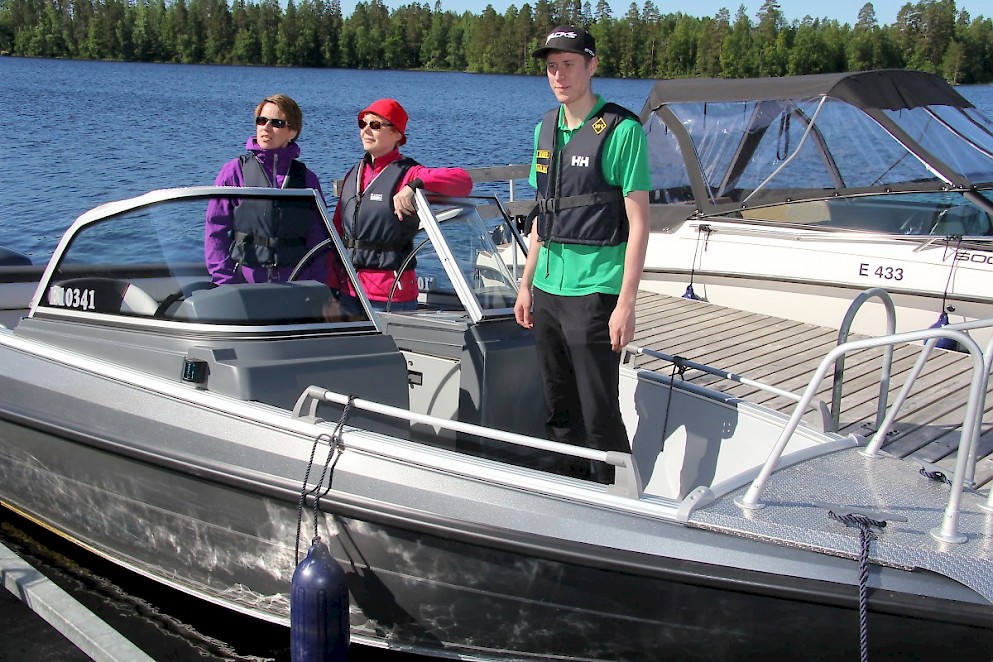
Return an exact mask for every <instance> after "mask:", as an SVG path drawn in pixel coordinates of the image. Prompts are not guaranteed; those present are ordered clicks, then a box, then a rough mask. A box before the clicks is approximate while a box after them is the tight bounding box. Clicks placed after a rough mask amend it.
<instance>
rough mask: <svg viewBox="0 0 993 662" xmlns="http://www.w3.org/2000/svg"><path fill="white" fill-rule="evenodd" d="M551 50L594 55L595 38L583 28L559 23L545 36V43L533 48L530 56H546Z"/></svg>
mask: <svg viewBox="0 0 993 662" xmlns="http://www.w3.org/2000/svg"><path fill="white" fill-rule="evenodd" d="M551 51H562V52H564V53H579V54H580V55H588V56H589V57H596V40H595V39H593V36H592V35H591V34H590V33H589V32H587V31H586V30H584V29H583V28H577V27H575V26H572V25H560V26H559V27H557V28H555V29H554V30H552V31H551V32H549V33H548V36H547V37H545V45H544V46H542V47H541V48H537V49H535V51H534V52H533V53H531V57H542V58H543V57H546V56H547V55H548V53H549V52H551Z"/></svg>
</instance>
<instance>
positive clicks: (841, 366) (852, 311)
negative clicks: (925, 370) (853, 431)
mask: <svg viewBox="0 0 993 662" xmlns="http://www.w3.org/2000/svg"><path fill="white" fill-rule="evenodd" d="M873 297H877V298H878V299H879V300H880V301H881V302H882V304H883V306H884V307H885V308H886V335H888V336H892V335H893V334H894V333H896V307H895V306H894V305H893V297H891V296H890V293H889V292H887V291H886V290H884V289H883V288H881V287H872V288H869V289H868V290H866V291H864V292H862V293H861V294H859V295H858V296H857V297H855V300H854V301H852V303H851V305H850V306H848V310H847V311H846V312H845V318H844V319H843V320H842V322H841V328H839V329H838V344H839V345H842V344H844V343H846V342H848V334H849V333H850V332H851V329H852V322H853V321H855V315H856V314H858V312H859V309H861V308H862V304H864V303H865V302H866V301H868V300H869V299H871V298H873ZM892 368H893V345H887V346H886V348H885V349H884V350H883V369H882V371H881V373H880V377H879V399H878V400H877V405H876V429H877V430H878V429H879V426H880V425H881V424H882V422H883V418H884V416H885V414H886V399H887V397H888V395H889V392H890V375H891V374H892ZM844 374H845V355H844V354H842V355H841V356H839V357H838V359H837V361H835V364H834V381H833V383H832V385H831V421H832V423H833V424H834V427H833V428H832V429H833V430H837V429H838V428H839V427H840V425H841V390H842V386H843V385H844Z"/></svg>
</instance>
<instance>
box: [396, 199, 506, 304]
mask: <svg viewBox="0 0 993 662" xmlns="http://www.w3.org/2000/svg"><path fill="white" fill-rule="evenodd" d="M423 202H424V200H423V199H422V203H423ZM426 205H427V209H428V211H429V213H428V214H424V213H422V214H421V229H420V231H419V232H418V235H417V237H416V238H415V240H414V251H413V253H412V256H411V257H412V259H413V260H416V265H417V282H418V288H419V290H420V301H421V307H422V308H430V309H439V310H464V311H466V312H467V313H468V314H469V316H470V318H472V320H473V321H475V322H478V321H479V320H480V319H483V318H490V317H500V316H505V315H513V313H514V303H515V302H516V301H517V279H516V278H515V277H514V276H513V275H512V273H513V272H512V270H514V271H516V269H517V268H516V267H515V266H514V265H513V264H510V265H508V264H507V262H506V261H505V260H504V254H506V253H510V254H512V255H518V254H523V252H524V241H523V239H522V237H521V236H520V235H519V234H518V233H517V231H516V229H515V228H514V227H513V225H512V224H511V223H510V222H509V220H508V218H507V216H506V214H505V213H504V210H503V209H502V207H501V206H500V203H499V202H498V201H497V200H496V199H495V198H488V197H486V198H483V197H479V198H458V199H454V198H452V199H449V198H440V197H431V198H430V199H429V200H428V201H427V202H426ZM512 244H516V245H517V248H518V250H511V251H508V250H507V249H508V247H510V246H511V245H512Z"/></svg>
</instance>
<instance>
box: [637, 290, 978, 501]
mask: <svg viewBox="0 0 993 662" xmlns="http://www.w3.org/2000/svg"><path fill="white" fill-rule="evenodd" d="M636 315H637V323H636V331H635V339H634V341H633V344H635V345H639V346H641V347H645V348H648V349H654V350H657V351H660V352H664V353H666V354H671V355H675V356H680V357H683V358H685V359H689V360H691V361H695V362H697V363H703V364H706V365H709V366H711V367H714V368H720V369H721V370H725V371H727V372H732V373H736V374H738V375H741V376H743V377H747V378H749V379H752V380H756V381H760V382H763V383H765V384H769V385H771V386H776V387H778V388H780V389H783V390H786V391H790V392H793V393H797V394H802V393H803V391H804V389H805V388H806V387H807V384H808V383H809V381H810V378H811V376H812V375H813V373H814V371H815V370H816V369H817V366H818V364H819V363H820V361H821V360H822V359H823V358H824V356H825V355H826V354H827V353H828V352H829V351H831V349H832V348H834V347H836V346H837V344H838V331H837V330H836V329H831V328H827V327H819V326H815V325H812V324H805V323H802V322H795V321H791V320H786V319H781V318H777V317H770V316H767V315H758V314H755V313H750V312H746V311H741V310H735V309H732V308H725V307H723V306H716V305H714V304H710V303H706V302H702V301H694V300H690V299H683V298H679V297H671V296H665V295H661V294H654V293H650V292H644V291H642V292H640V293H639V297H638V304H637V308H636ZM858 337H859V336H856V335H854V334H853V335H851V336H850V337H849V339H850V340H855V339H856V338H858ZM920 350H921V345H919V344H913V345H911V344H907V345H902V346H897V347H896V348H895V349H894V353H893V367H892V377H891V381H890V395H889V402H891V403H892V402H893V400H894V399H895V398H896V395H897V393H898V392H899V390H900V388H901V387H902V385H903V383H904V379H905V378H906V375H907V374H908V373H909V372H910V370H911V368H912V367H913V365H914V363H915V362H916V360H917V358H918V356H919V355H920ZM882 355H883V350H882V349H876V350H865V351H862V352H858V353H854V354H849V355H848V356H847V357H846V359H845V371H844V390H843V395H842V400H841V405H842V406H841V416H840V424H839V431H840V432H843V433H849V432H854V433H857V434H862V435H865V436H867V437H868V436H871V434H872V432H873V431H874V429H875V422H876V397H877V395H878V392H879V377H880V367H881V365H882ZM636 365H637V366H639V367H644V368H649V369H652V370H655V371H657V372H660V373H662V374H666V375H669V374H672V372H673V367H672V365H671V364H670V363H667V362H665V361H662V360H660V359H654V358H651V357H647V356H640V357H638V359H637V362H636ZM831 372H833V371H829V373H828V375H827V378H826V379H825V380H824V382H823V383H822V384H821V387H820V388H819V389H818V395H817V397H818V398H820V399H821V400H823V401H824V402H826V403H828V404H830V402H831V395H832V389H833V379H832V374H831ZM683 377H684V379H686V380H687V381H690V382H693V383H695V384H698V385H701V386H707V387H709V388H712V389H714V390H718V391H721V392H723V393H726V394H728V395H731V396H734V397H738V398H742V399H747V400H748V401H750V402H755V403H759V404H762V405H765V406H768V407H771V408H773V409H776V410H779V411H782V412H784V413H786V414H791V413H792V412H793V409H794V406H795V403H794V402H792V401H791V400H789V399H787V398H783V397H781V396H776V395H774V394H771V393H768V392H765V391H761V390H759V389H757V388H755V387H754V386H748V385H745V384H742V383H739V382H733V381H729V380H723V379H721V378H719V377H716V376H713V375H710V374H707V373H702V372H699V371H695V370H692V369H687V371H686V372H685V374H684V375H683ZM971 378H972V363H971V360H970V358H969V357H968V356H967V355H965V354H962V353H959V352H952V351H946V350H940V349H936V350H934V352H933V353H932V355H931V357H930V358H929V360H928V361H927V363H926V365H925V367H924V369H923V371H922V372H921V375H920V376H919V377H918V379H917V383H916V385H915V386H914V388H913V390H912V391H911V392H910V394H909V397H908V398H907V401H906V403H905V404H904V406H903V408H902V409H901V411H902V412H903V413H902V415H901V416H900V417H899V418H898V419H897V420H896V422H895V424H894V426H893V430H891V432H890V434H889V435H888V437H889V439H888V440H887V442H886V443H885V444H884V446H883V449H884V451H886V452H888V453H891V454H893V455H896V456H899V457H912V458H917V459H921V460H924V461H927V462H930V463H933V464H936V465H938V466H939V467H941V468H942V470H943V471H945V472H947V473H951V472H952V470H953V469H954V466H955V455H956V450H957V448H958V443H959V435H960V433H961V424H962V420H963V417H964V414H965V406H966V400H967V397H968V393H969V384H970V380H971ZM991 402H993V399H991V398H989V397H988V394H987V398H986V402H985V406H984V412H983V425H982V427H981V430H980V438H979V443H978V457H979V458H980V460H979V461H978V463H977V466H976V476H975V481H976V485H977V486H979V487H983V486H985V487H989V485H988V483H989V482H990V481H991V479H993V455H991V452H993V412H991ZM807 418H809V416H808V417H807Z"/></svg>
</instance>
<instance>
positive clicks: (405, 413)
mask: <svg viewBox="0 0 993 662" xmlns="http://www.w3.org/2000/svg"><path fill="white" fill-rule="evenodd" d="M321 402H331V403H335V404H338V405H342V406H345V405H348V406H351V407H352V408H357V409H361V410H363V411H368V412H372V413H374V414H380V415H382V416H389V417H391V418H396V419H401V420H406V421H409V422H411V423H417V424H421V425H429V426H433V427H436V428H441V429H444V430H450V431H453V432H461V433H463V434H469V435H475V436H478V437H483V438H486V439H492V440H494V441H500V442H504V443H509V444H515V445H517V446H526V447H528V448H535V449H538V450H544V451H550V452H553V453H559V454H561V455H571V456H573V457H580V458H585V459H587V460H595V461H598V462H606V463H607V464H610V465H612V466H614V467H616V471H615V473H614V482H613V484H611V485H608V486H607V491H608V492H610V493H612V494H619V495H622V496H628V497H631V498H633V499H638V498H640V497H641V495H642V493H643V491H644V489H643V485H642V482H641V476H640V474H639V473H638V468H637V466H636V465H635V462H634V457H633V456H632V454H631V453H619V452H616V451H600V450H595V449H592V448H585V447H583V446H574V445H572V444H565V443H561V442H557V441H550V440H548V439H539V438H537V437H529V436H527V435H523V434H517V433H515V432H506V431H504V430H497V429H494V428H488V427H483V426H480V425H474V424H472V423H463V422H462V421H452V420H449V419H447V418H439V417H437V416H431V415H428V414H419V413H417V412H413V411H410V410H409V409H403V408H400V407H393V406H391V405H385V404H382V403H379V402H374V401H372V400H364V399H362V398H352V397H351V396H348V395H343V394H341V393H335V392H334V391H328V390H327V389H324V388H321V387H320V386H309V387H308V388H307V389H306V390H305V391H304V392H303V393H302V394H301V395H300V397H299V398H298V399H297V402H296V405H295V406H294V407H293V415H294V416H295V417H297V418H305V417H310V418H316V417H317V405H318V404H319V403H321Z"/></svg>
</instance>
